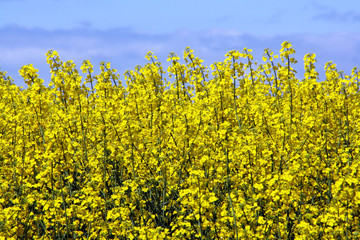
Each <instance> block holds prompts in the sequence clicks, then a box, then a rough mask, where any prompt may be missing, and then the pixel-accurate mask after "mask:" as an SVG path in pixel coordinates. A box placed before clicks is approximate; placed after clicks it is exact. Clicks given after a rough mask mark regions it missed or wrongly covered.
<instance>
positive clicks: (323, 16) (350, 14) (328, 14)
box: [312, 9, 360, 22]
mask: <svg viewBox="0 0 360 240" xmlns="http://www.w3.org/2000/svg"><path fill="white" fill-rule="evenodd" d="M312 19H313V20H324V21H333V22H360V13H358V12H355V11H347V12H338V11H336V10H334V9H329V10H326V11H324V12H322V13H319V14H317V15H315V16H314V17H313V18H312Z"/></svg>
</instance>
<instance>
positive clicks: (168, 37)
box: [0, 26, 360, 86]
mask: <svg viewBox="0 0 360 240" xmlns="http://www.w3.org/2000/svg"><path fill="white" fill-rule="evenodd" d="M0 36H1V38H0V67H1V70H2V71H7V72H8V75H10V76H12V77H13V78H14V79H15V83H16V84H18V85H21V86H23V85H24V84H23V83H22V80H21V79H20V77H19V75H18V73H17V72H18V70H19V69H20V67H21V66H23V65H25V64H29V63H33V64H34V66H35V67H36V68H38V69H39V73H40V77H41V78H43V79H44V80H45V83H48V82H49V80H50V73H49V70H50V69H49V67H48V66H47V64H46V57H45V53H46V52H47V51H48V50H49V49H53V50H56V51H58V52H59V54H60V57H61V59H62V60H63V61H66V60H69V59H71V60H74V62H75V63H76V64H77V66H78V67H80V65H81V63H82V61H83V60H85V59H89V60H90V61H91V62H92V63H93V64H94V66H95V68H97V69H98V66H99V63H100V62H101V61H106V62H110V63H111V64H112V67H114V68H116V69H117V70H118V71H119V72H120V73H124V72H125V71H126V70H128V69H134V67H135V66H136V65H144V64H146V63H147V61H146V60H145V58H144V57H145V55H146V53H147V52H148V51H152V52H154V54H155V55H157V56H158V57H159V60H160V61H161V62H162V63H164V64H166V59H167V56H168V54H169V53H170V52H175V53H176V54H177V55H178V56H180V57H182V55H183V51H184V49H185V48H186V47H187V46H190V47H191V48H192V49H193V50H194V53H195V55H196V56H198V57H200V58H201V59H204V60H205V61H204V64H205V65H207V66H210V64H212V63H214V62H216V61H223V60H224V55H225V54H226V53H227V52H228V51H229V50H232V49H237V50H240V51H241V50H242V49H243V48H244V47H247V48H250V49H253V53H254V57H255V60H258V61H259V62H261V56H262V53H263V50H264V49H265V48H270V49H272V50H273V51H274V53H275V54H277V52H278V51H279V49H280V48H281V43H282V42H283V41H286V40H287V41H290V42H292V43H293V45H294V48H295V50H296V51H297V53H296V56H295V57H296V58H297V59H298V60H299V63H298V64H297V65H296V66H295V68H296V69H297V70H298V71H299V74H301V73H302V70H301V69H302V68H303V65H302V64H303V63H302V58H303V56H304V55H305V54H306V53H309V52H313V53H316V54H317V59H318V64H317V65H316V66H317V67H318V70H319V72H323V67H324V64H325V63H326V62H327V61H330V60H332V61H334V62H335V63H338V66H339V68H340V69H343V70H345V71H346V72H349V71H350V70H351V68H352V67H354V66H356V65H358V64H359V63H360V34H352V33H349V34H344V33H343V34H337V33H334V34H327V35H309V34H298V35H282V36H254V35H250V34H244V33H241V32H238V31H236V30H220V29H210V30H206V31H197V32H194V31H185V30H184V31H176V32H174V33H172V34H163V35H156V34H155V35H153V34H147V33H142V32H136V31H133V30H132V29H129V28H122V29H120V28H119V29H112V30H107V31H100V30H91V29H87V28H82V29H74V30H66V31H65V30H61V31H60V30H58V31H47V30H43V29H26V28H20V27H16V26H8V27H4V28H0ZM358 67H359V66H358ZM299 78H301V76H299Z"/></svg>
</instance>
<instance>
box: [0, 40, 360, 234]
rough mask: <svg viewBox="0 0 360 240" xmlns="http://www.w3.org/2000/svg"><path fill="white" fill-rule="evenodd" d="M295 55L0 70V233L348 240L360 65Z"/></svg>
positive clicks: (354, 212) (353, 215) (359, 153)
mask: <svg viewBox="0 0 360 240" xmlns="http://www.w3.org/2000/svg"><path fill="white" fill-rule="evenodd" d="M293 53H295V51H294V49H293V48H292V45H291V43H289V42H284V43H283V44H282V48H281V50H280V55H274V54H273V52H272V51H271V50H269V49H265V51H264V55H263V61H264V62H263V63H257V62H254V59H253V56H252V55H251V50H250V49H246V48H245V49H244V50H243V51H242V52H239V51H230V52H229V53H227V54H226V58H225V60H224V61H223V62H217V63H214V64H213V65H211V71H210V69H208V68H207V67H205V66H203V65H202V60H200V59H199V58H198V57H195V56H194V54H193V51H192V50H191V49H190V48H186V49H185V51H184V58H183V59H184V61H185V63H184V64H183V63H181V62H180V61H179V60H180V58H179V57H178V56H177V55H176V54H175V53H170V55H169V58H168V61H169V62H170V66H169V67H168V69H167V70H166V71H164V70H163V67H162V65H161V63H160V62H158V60H157V58H156V56H154V55H153V53H151V52H149V53H148V54H147V56H146V58H147V59H148V61H149V63H148V64H146V65H145V66H143V67H141V66H136V68H135V70H133V71H127V72H126V73H125V74H124V77H125V79H126V86H123V85H122V83H121V80H119V74H117V73H116V70H115V69H112V68H111V66H110V64H109V63H101V64H100V70H101V72H100V73H99V74H98V75H94V74H93V66H92V64H91V63H90V62H89V61H84V62H83V65H82V66H81V67H80V69H81V71H82V73H83V74H85V75H86V78H85V81H82V76H81V75H80V74H79V72H78V70H77V69H76V66H75V64H74V63H73V62H72V61H67V62H62V61H61V60H60V58H59V56H58V53H57V52H56V51H49V52H48V53H47V62H48V64H49V65H50V68H51V73H52V77H51V82H50V84H49V86H48V87H45V86H44V85H43V80H42V79H40V78H39V76H38V74H37V70H36V69H34V68H33V66H32V65H27V66H23V67H22V68H21V70H20V71H19V72H20V74H21V76H22V77H23V79H24V81H25V83H26V84H27V85H28V88H27V89H20V88H19V87H18V86H16V85H15V84H13V80H12V79H11V78H10V77H7V76H6V73H5V72H0V141H1V142H0V238H3V239H11V238H14V239H28V238H31V239H50V238H51V239H75V238H80V239H85V238H86V239H358V238H359V237H360V224H359V222H360V219H359V216H360V185H359V177H360V176H359V174H360V171H359V169H360V166H359V164H360V162H359V159H360V134H359V133H360V111H359V109H360V108H359V103H360V95H359V86H360V83H359V77H360V74H359V71H358V69H356V68H354V69H353V71H352V73H351V75H345V74H343V73H342V72H340V71H337V69H336V65H335V64H333V63H332V62H329V63H327V64H326V66H325V71H326V79H325V80H324V81H322V82H319V81H317V80H318V72H317V71H316V70H315V66H314V62H316V59H315V54H308V55H306V56H305V57H304V67H305V75H304V78H303V79H301V80H299V79H297V78H296V77H295V73H296V71H295V70H294V69H293V65H294V64H295V63H296V60H295V59H294V58H293V57H292V55H293ZM280 60H281V61H280ZM89 83H90V87H89Z"/></svg>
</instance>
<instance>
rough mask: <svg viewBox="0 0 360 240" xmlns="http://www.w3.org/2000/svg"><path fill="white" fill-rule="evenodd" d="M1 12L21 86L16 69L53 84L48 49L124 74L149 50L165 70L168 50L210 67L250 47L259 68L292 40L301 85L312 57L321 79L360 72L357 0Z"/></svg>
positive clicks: (159, 1) (99, 4) (6, 0)
mask: <svg viewBox="0 0 360 240" xmlns="http://www.w3.org/2000/svg"><path fill="white" fill-rule="evenodd" d="M0 9H1V10H0V12H1V13H0V67H1V70H2V71H7V72H8V74H7V75H10V76H12V78H13V79H14V82H15V83H16V84H18V85H20V86H24V85H25V84H24V83H23V81H22V79H21V77H20V76H19V75H18V70H19V69H20V67H21V66H23V65H25V64H29V63H32V64H34V66H35V67H36V68H38V69H39V74H40V78H43V79H44V81H45V84H47V83H48V82H49V81H50V73H49V70H50V69H49V67H48V66H47V64H46V57H45V53H46V52H47V50H49V49H53V50H56V51H58V52H59V54H60V57H61V59H62V60H63V61H66V60H69V59H71V60H74V61H75V63H76V64H77V66H78V68H79V67H80V65H81V63H82V61H83V60H85V59H89V60H90V61H91V62H92V63H93V64H94V66H95V68H96V69H98V68H99V63H100V62H101V61H106V62H110V63H111V64H112V67H114V68H116V69H118V71H119V72H120V73H121V74H122V73H124V72H125V71H126V70H128V69H134V67H135V66H136V65H144V64H146V62H147V61H146V60H145V58H144V57H145V55H146V53H147V52H148V51H153V52H154V54H155V55H157V56H158V57H159V60H160V61H161V62H162V63H164V64H166V59H167V56H168V54H169V53H170V52H172V51H173V52H175V53H176V54H178V55H179V56H180V57H181V56H182V54H183V51H184V49H185V48H186V47H187V46H190V47H191V48H192V49H193V50H194V53H195V55H196V56H198V57H200V58H201V59H204V60H205V62H204V64H206V65H207V66H210V64H212V63H213V62H215V61H222V60H223V59H224V55H225V54H226V53H227V52H228V51H229V50H232V49H237V50H240V51H241V50H242V49H243V48H244V47H247V48H251V49H253V53H254V56H255V60H258V61H259V62H261V56H262V53H263V50H264V49H265V48H270V49H272V50H273V51H274V52H278V51H279V49H280V47H281V43H282V42H283V41H290V42H292V43H293V46H294V48H295V50H296V52H297V54H296V58H297V59H298V60H299V63H298V64H297V65H296V67H295V68H296V69H297V70H299V75H298V78H300V79H301V78H302V76H301V73H302V71H301V69H302V68H303V63H302V61H301V60H302V58H303V56H304V55H305V54H306V53H310V52H311V53H316V55H317V59H318V63H317V65H316V66H317V68H318V71H319V72H320V73H322V74H321V75H320V76H321V77H323V76H324V74H323V71H324V70H323V68H324V64H325V63H326V62H328V61H333V62H335V63H337V65H338V68H339V69H341V70H344V71H345V73H350V72H351V69H352V68H353V67H355V66H357V67H360V30H359V29H360V1H358V0H343V1H341V4H340V1H335V0H327V1H323V0H303V1H285V0H277V1H276V0H275V1H260V0H258V1H256V0H253V1H240V0H237V1H236V0H228V1H227V0H223V1H212V0H206V1H203V0H198V1H197V0H181V1H177V0H174V1H169V0H167V1H165V0H154V1H148V0H144V1H123V0H104V1H92V0H87V1H85V0H56V1H55V0H0ZM320 80H322V79H320Z"/></svg>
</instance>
